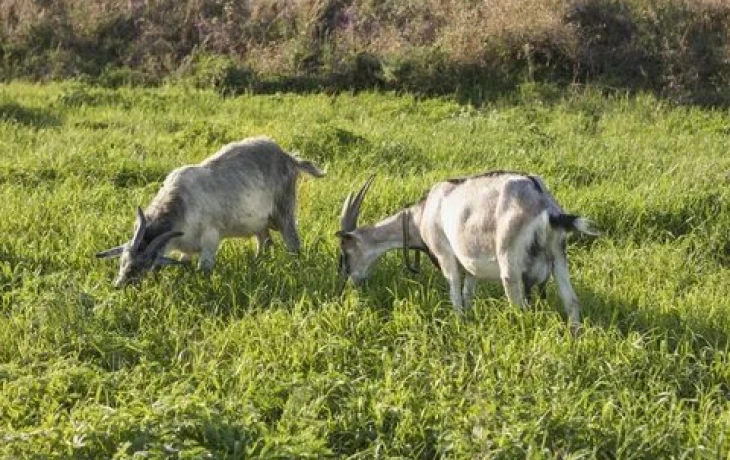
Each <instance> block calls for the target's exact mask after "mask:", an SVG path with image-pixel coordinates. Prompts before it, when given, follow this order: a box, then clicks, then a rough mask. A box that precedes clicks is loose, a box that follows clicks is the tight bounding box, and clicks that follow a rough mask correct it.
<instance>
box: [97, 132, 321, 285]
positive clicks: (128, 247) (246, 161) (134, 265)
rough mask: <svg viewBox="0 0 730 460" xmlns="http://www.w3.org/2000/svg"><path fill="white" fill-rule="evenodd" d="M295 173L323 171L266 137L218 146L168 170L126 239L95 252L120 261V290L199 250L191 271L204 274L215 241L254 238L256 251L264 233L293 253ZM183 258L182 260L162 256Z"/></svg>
mask: <svg viewBox="0 0 730 460" xmlns="http://www.w3.org/2000/svg"><path fill="white" fill-rule="evenodd" d="M300 171H304V172H306V173H309V174H311V175H312V176H314V177H322V176H324V173H323V172H322V171H320V170H319V169H318V168H317V167H316V166H315V165H314V164H312V163H311V162H309V161H306V160H300V159H297V158H294V157H293V156H291V155H289V154H288V153H286V152H284V151H283V150H282V149H281V147H279V146H278V145H277V144H276V143H275V142H274V141H272V140H271V139H269V138H266V137H254V138H248V139H244V140H242V141H240V142H234V143H231V144H228V145H226V146H224V147H223V148H222V149H220V150H219V151H218V152H217V153H215V154H214V155H213V156H211V157H209V158H208V159H206V160H205V161H203V162H202V163H200V164H197V165H188V166H183V167H180V168H177V169H175V170H173V171H172V172H171V173H170V174H169V175H168V176H167V178H166V179H165V182H164V184H163V186H162V188H161V189H160V191H159V192H158V193H157V196H155V198H154V199H153V200H152V203H151V204H150V205H149V206H148V207H147V209H146V210H145V211H144V212H143V211H142V209H141V208H139V207H138V208H137V222H136V225H135V230H134V236H133V237H132V240H131V241H129V242H127V243H124V244H122V245H120V246H117V247H115V248H111V249H108V250H106V251H102V252H99V253H97V254H96V257H98V258H107V257H115V256H120V257H121V262H120V267H119V276H118V277H117V279H116V281H115V285H116V286H118V287H120V286H123V285H125V284H127V283H128V282H129V281H132V280H139V279H140V277H141V275H142V274H143V273H144V272H145V271H146V270H148V269H150V268H153V267H156V266H162V265H170V264H179V263H184V262H187V261H189V260H190V257H191V255H192V254H194V253H198V252H199V253H200V259H199V261H198V266H199V268H200V269H202V270H203V271H205V272H210V271H211V270H212V269H213V265H214V264H215V256H216V252H217V250H218V244H219V242H220V241H221V239H223V238H228V237H244V236H253V235H255V236H256V240H257V243H258V249H257V253H258V254H261V253H262V252H263V251H264V250H265V249H266V248H267V247H268V246H269V245H270V244H271V235H270V234H269V229H273V230H278V231H280V232H281V233H282V236H283V238H284V243H285V244H286V247H287V249H288V250H289V251H291V252H297V251H298V250H299V246H300V242H299V236H298V234H297V228H296V220H295V208H296V179H297V177H298V175H299V172H300ZM169 251H179V252H181V253H183V261H184V262H183V261H178V260H175V259H171V258H168V257H167V256H166V254H167V253H168V252H169Z"/></svg>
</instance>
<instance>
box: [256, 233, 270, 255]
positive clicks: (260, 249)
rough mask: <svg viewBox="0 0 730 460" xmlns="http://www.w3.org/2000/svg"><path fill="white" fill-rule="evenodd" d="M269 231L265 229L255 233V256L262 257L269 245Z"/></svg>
mask: <svg viewBox="0 0 730 460" xmlns="http://www.w3.org/2000/svg"><path fill="white" fill-rule="evenodd" d="M271 244H272V243H271V233H269V229H265V230H263V231H261V232H259V233H257V234H256V257H262V256H263V255H264V253H265V252H266V250H267V249H269V248H270V247H271Z"/></svg>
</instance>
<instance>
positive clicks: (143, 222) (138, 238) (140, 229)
mask: <svg viewBox="0 0 730 460" xmlns="http://www.w3.org/2000/svg"><path fill="white" fill-rule="evenodd" d="M146 231H147V219H145V217H144V212H142V208H141V207H139V206H137V224H136V225H135V229H134V236H133V237H132V253H136V252H137V251H138V250H139V245H140V244H142V239H143V238H144V234H145V232H146Z"/></svg>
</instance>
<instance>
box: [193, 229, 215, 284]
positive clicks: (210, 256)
mask: <svg viewBox="0 0 730 460" xmlns="http://www.w3.org/2000/svg"><path fill="white" fill-rule="evenodd" d="M219 243H220V235H219V234H218V231H216V230H212V229H211V230H207V231H206V232H205V233H203V236H202V237H201V241H200V246H201V249H200V259H199V260H198V268H199V269H200V270H202V271H203V272H204V273H205V274H207V275H209V274H210V272H212V271H213V266H214V265H215V256H216V253H217V252H218V244H219Z"/></svg>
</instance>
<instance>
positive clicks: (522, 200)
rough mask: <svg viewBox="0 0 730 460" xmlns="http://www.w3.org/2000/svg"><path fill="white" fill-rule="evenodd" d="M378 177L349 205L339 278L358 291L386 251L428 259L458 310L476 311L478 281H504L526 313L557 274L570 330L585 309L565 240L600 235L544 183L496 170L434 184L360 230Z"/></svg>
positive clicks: (343, 223)
mask: <svg viewBox="0 0 730 460" xmlns="http://www.w3.org/2000/svg"><path fill="white" fill-rule="evenodd" d="M372 180H373V178H372V177H371V178H370V179H369V180H368V181H367V182H366V183H365V185H363V187H362V188H361V189H360V191H359V192H358V193H357V195H355V196H354V197H353V195H352V193H351V194H350V195H348V197H347V199H346V200H345V202H344V204H343V207H342V213H341V215H340V225H341V228H340V231H338V232H337V236H338V237H339V238H340V249H341V255H340V274H341V275H342V276H349V277H350V279H352V281H353V282H354V283H355V284H356V285H358V284H360V283H361V282H362V281H364V280H365V279H367V277H368V275H369V271H370V269H371V267H372V266H373V263H374V262H375V261H376V260H377V259H378V258H379V257H380V256H381V255H382V254H383V253H385V252H386V251H388V250H391V249H396V248H403V250H404V251H403V254H404V259H405V262H406V266H407V267H408V268H409V269H411V270H415V269H414V268H413V267H411V265H410V262H409V261H408V252H407V251H408V249H417V250H420V251H424V252H426V253H428V254H429V255H430V256H431V257H432V260H434V262H436V264H437V266H439V267H440V268H441V271H442V272H443V274H444V276H445V277H446V279H447V280H448V282H449V287H450V297H451V302H452V304H453V306H454V309H455V310H457V311H461V310H462V308H463V307H464V306H466V307H471V304H472V299H473V296H474V290H475V287H476V280H477V279H488V280H501V281H502V284H503V286H504V290H505V292H506V294H507V298H508V299H509V300H510V302H512V303H514V304H517V305H520V306H523V307H524V306H526V305H527V300H528V298H529V297H530V292H531V290H532V287H533V286H538V288H539V290H540V294H541V296H544V295H545V284H546V282H547V281H548V279H549V277H550V274H551V273H552V274H553V275H554V276H555V279H556V281H557V285H558V293H559V295H560V298H561V300H562V301H563V304H564V306H565V310H566V313H567V315H568V318H569V320H570V322H571V325H572V326H573V327H574V328H576V327H578V326H579V325H580V306H579V304H578V300H577V298H576V296H575V293H574V291H573V287H572V286H571V283H570V277H569V274H568V259H567V256H566V252H565V235H566V232H568V231H579V232H582V233H586V234H589V235H597V234H598V233H597V232H594V231H592V230H590V228H589V223H588V221H587V220H585V219H583V218H581V217H578V216H575V215H572V214H566V213H565V212H563V210H562V208H561V207H560V206H559V205H558V203H557V201H556V200H555V198H554V197H553V196H552V195H551V194H550V192H549V191H548V189H547V187H546V186H545V184H544V183H543V181H542V180H541V179H540V178H539V177H537V176H530V175H523V174H519V173H513V172H507V171H491V172H487V173H484V174H480V175H475V176H471V177H465V178H459V179H451V180H447V181H444V182H439V183H437V184H435V185H434V186H433V187H431V189H430V190H429V191H428V193H427V194H426V195H425V196H424V197H423V198H422V199H421V200H420V201H419V202H418V203H416V204H414V205H412V206H409V207H407V208H405V209H404V210H402V211H400V212H398V213H397V214H394V215H392V216H390V217H387V218H385V219H383V220H381V221H380V222H378V223H376V224H375V225H373V226H364V227H359V228H358V227H357V218H358V215H359V213H360V205H361V204H362V201H363V199H364V197H365V193H366V192H367V190H368V188H369V187H370V184H371V183H372Z"/></svg>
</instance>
